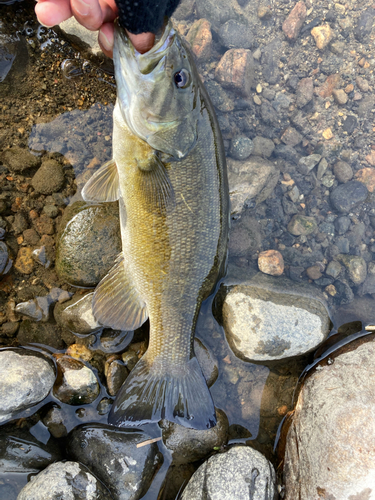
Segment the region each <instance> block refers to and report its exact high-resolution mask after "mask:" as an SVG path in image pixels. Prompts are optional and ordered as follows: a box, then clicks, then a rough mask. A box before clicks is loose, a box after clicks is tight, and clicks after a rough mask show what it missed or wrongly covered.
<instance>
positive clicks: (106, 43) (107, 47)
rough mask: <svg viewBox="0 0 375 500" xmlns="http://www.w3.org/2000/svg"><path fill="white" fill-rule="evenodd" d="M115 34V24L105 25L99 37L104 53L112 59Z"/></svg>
mask: <svg viewBox="0 0 375 500" xmlns="http://www.w3.org/2000/svg"><path fill="white" fill-rule="evenodd" d="M113 33H114V26H113V23H105V24H103V26H102V27H101V28H100V31H99V36H98V41H99V45H100V47H101V49H102V51H103V52H104V54H105V55H106V56H108V57H111V58H112V57H113Z"/></svg>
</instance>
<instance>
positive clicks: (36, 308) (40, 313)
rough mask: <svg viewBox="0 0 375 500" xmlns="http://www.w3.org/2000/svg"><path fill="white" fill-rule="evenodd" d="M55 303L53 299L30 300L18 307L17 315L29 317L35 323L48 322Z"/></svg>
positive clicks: (46, 297)
mask: <svg viewBox="0 0 375 500" xmlns="http://www.w3.org/2000/svg"><path fill="white" fill-rule="evenodd" d="M52 303H53V300H52V299H51V297H49V296H48V295H46V296H45V297H37V298H36V299H32V300H28V301H27V302H20V303H19V304H17V306H16V309H15V311H16V313H17V314H20V315H21V316H27V317H29V318H30V319H33V320H34V321H48V320H49V310H50V306H51V304H52Z"/></svg>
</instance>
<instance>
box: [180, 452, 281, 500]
mask: <svg viewBox="0 0 375 500" xmlns="http://www.w3.org/2000/svg"><path fill="white" fill-rule="evenodd" d="M254 492H256V496H254V494H253V493H254ZM275 496H276V474H275V470H274V468H273V466H272V464H271V463H270V462H269V461H268V460H267V459H266V458H265V457H264V456H263V455H262V454H261V453H259V451H256V450H254V449H253V448H250V447H249V446H235V447H233V448H231V449H230V450H229V451H227V452H226V453H220V454H219V455H214V456H213V457H211V458H210V459H209V460H207V462H204V464H202V465H201V466H200V467H199V469H198V470H197V471H196V472H195V473H194V474H193V476H192V478H191V479H190V481H189V483H188V485H187V487H186V489H185V490H184V492H183V494H182V497H181V500H205V499H207V498H211V499H215V500H216V499H217V500H219V499H220V500H234V499H241V500H255V499H257V500H258V499H259V500H266V499H271V498H275Z"/></svg>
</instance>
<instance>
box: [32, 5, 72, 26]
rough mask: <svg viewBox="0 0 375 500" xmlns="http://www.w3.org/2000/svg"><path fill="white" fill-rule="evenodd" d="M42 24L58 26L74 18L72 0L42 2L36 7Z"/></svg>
mask: <svg viewBox="0 0 375 500" xmlns="http://www.w3.org/2000/svg"><path fill="white" fill-rule="evenodd" d="M35 14H36V16H37V18H38V21H39V22H40V24H43V25H44V26H48V27H51V26H56V24H60V23H62V22H63V21H65V20H66V19H69V17H71V16H72V10H71V8H70V0H40V1H39V2H38V3H37V4H36V6H35Z"/></svg>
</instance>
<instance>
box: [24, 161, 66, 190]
mask: <svg viewBox="0 0 375 500" xmlns="http://www.w3.org/2000/svg"><path fill="white" fill-rule="evenodd" d="M64 180H65V177H64V170H63V168H62V166H61V165H60V163H58V162H57V161H56V160H46V161H44V162H43V163H42V166H41V167H40V168H39V170H38V171H37V173H36V174H35V175H34V177H33V178H32V181H31V185H32V186H33V188H34V189H35V191H36V192H37V193H41V194H52V193H55V192H57V191H60V189H61V188H62V187H63V185H64Z"/></svg>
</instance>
